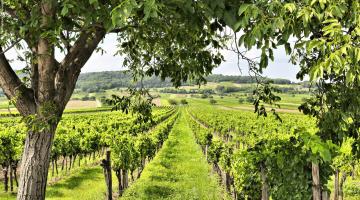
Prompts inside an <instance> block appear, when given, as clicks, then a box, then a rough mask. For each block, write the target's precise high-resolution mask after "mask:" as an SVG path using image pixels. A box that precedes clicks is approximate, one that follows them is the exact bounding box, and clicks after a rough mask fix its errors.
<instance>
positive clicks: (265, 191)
mask: <svg viewBox="0 0 360 200" xmlns="http://www.w3.org/2000/svg"><path fill="white" fill-rule="evenodd" d="M260 173H261V182H262V186H261V200H269V199H270V198H269V185H268V184H267V180H266V172H265V166H264V164H261V166H260Z"/></svg>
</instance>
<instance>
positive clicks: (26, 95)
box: [0, 46, 36, 116]
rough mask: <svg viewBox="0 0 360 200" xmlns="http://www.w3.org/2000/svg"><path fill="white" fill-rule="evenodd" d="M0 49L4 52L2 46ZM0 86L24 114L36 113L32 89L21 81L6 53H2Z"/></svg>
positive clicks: (0, 59) (0, 56)
mask: <svg viewBox="0 0 360 200" xmlns="http://www.w3.org/2000/svg"><path fill="white" fill-rule="evenodd" d="M0 51H1V52H2V48H1V46H0ZM0 86H1V88H2V89H3V91H4V93H5V95H6V96H7V97H8V98H9V100H13V101H14V102H15V106H16V108H17V109H18V110H19V112H20V113H21V114H22V115H23V116H26V115H30V114H33V113H35V110H36V107H35V101H34V96H33V92H32V90H31V89H29V88H27V87H26V86H25V85H24V84H23V83H22V82H21V80H20V79H19V77H18V76H17V75H16V73H15V72H14V70H13V69H12V68H11V66H10V64H9V62H8V60H7V58H6V57H5V54H0Z"/></svg>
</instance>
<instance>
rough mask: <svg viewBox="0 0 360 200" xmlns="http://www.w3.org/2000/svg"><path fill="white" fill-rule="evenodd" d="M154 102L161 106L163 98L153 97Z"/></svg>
mask: <svg viewBox="0 0 360 200" xmlns="http://www.w3.org/2000/svg"><path fill="white" fill-rule="evenodd" d="M153 103H154V104H155V105H156V106H161V100H160V98H156V99H153Z"/></svg>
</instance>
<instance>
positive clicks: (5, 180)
mask: <svg viewBox="0 0 360 200" xmlns="http://www.w3.org/2000/svg"><path fill="white" fill-rule="evenodd" d="M3 174H4V191H5V192H8V191H9V178H8V166H3Z"/></svg>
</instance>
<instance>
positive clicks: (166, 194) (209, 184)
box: [121, 113, 223, 200]
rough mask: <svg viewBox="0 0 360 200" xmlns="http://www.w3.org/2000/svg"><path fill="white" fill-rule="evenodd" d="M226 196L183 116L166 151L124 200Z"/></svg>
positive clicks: (166, 144) (146, 169) (165, 145)
mask: <svg viewBox="0 0 360 200" xmlns="http://www.w3.org/2000/svg"><path fill="white" fill-rule="evenodd" d="M222 193H223V191H222V189H221V187H220V186H219V185H218V182H217V178H216V177H214V176H213V175H211V169H210V166H209V165H208V164H207V162H206V160H205V157H204V156H203V155H202V153H201V150H200V147H199V146H198V145H197V144H196V143H195V139H194V136H193V134H192V132H191V130H190V127H189V125H188V122H187V119H186V118H185V114H184V113H182V114H181V116H180V118H179V119H178V121H177V122H176V124H175V125H174V127H173V130H172V131H171V133H170V135H169V138H168V140H167V141H166V142H165V144H164V146H163V148H162V150H161V151H160V152H159V153H158V155H157V156H156V157H155V158H154V160H153V161H151V163H149V164H148V165H147V166H146V167H145V170H144V172H143V174H142V176H141V177H140V179H139V180H137V181H136V182H135V183H134V184H133V185H132V186H130V188H129V189H127V190H126V192H125V194H124V196H123V197H122V198H121V199H127V200H132V199H133V200H135V199H136V200H138V199H140V200H141V199H149V200H150V199H151V200H152V199H172V200H177V199H179V200H180V199H181V200H183V199H186V200H191V199H201V200H212V199H214V200H215V199H216V200H218V199H222Z"/></svg>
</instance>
